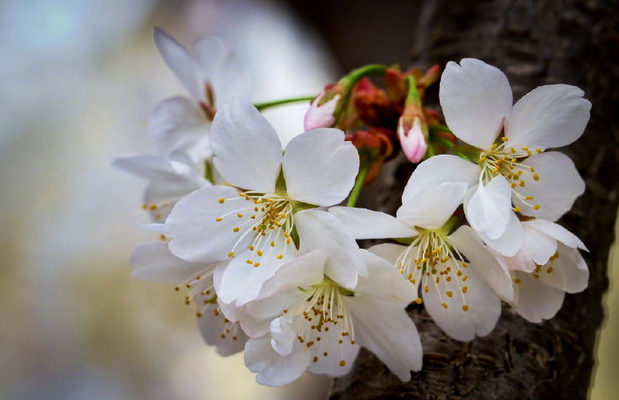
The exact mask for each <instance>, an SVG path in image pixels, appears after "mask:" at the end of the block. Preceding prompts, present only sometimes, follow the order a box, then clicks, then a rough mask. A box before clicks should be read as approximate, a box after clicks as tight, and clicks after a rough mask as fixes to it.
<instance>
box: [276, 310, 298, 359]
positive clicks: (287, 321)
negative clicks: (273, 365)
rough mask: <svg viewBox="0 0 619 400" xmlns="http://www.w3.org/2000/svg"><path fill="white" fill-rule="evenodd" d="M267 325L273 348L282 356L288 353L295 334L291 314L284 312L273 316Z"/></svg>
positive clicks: (292, 344) (290, 350)
mask: <svg viewBox="0 0 619 400" xmlns="http://www.w3.org/2000/svg"><path fill="white" fill-rule="evenodd" d="M269 326H270V331H271V346H272V347H273V350H275V351H276V352H277V353H278V354H280V355H282V356H287V355H288V354H290V353H291V352H292V348H293V346H294V342H295V340H296V336H297V335H296V332H295V331H294V329H293V327H292V316H291V315H290V314H286V315H284V316H281V317H279V318H275V319H274V320H273V321H271V324H270V325H269Z"/></svg>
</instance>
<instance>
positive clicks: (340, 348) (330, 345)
mask: <svg viewBox="0 0 619 400" xmlns="http://www.w3.org/2000/svg"><path fill="white" fill-rule="evenodd" d="M298 319H301V317H298ZM353 323H354V322H353ZM306 329H307V328H306ZM336 332H337V333H336ZM341 334H342V331H341V330H339V329H335V327H333V326H332V328H331V330H330V331H329V332H324V331H322V332H320V333H316V336H310V337H309V338H308V339H310V340H312V341H314V345H313V346H312V347H311V348H310V354H311V355H312V362H311V363H310V365H309V367H308V369H307V370H308V371H309V372H311V373H313V374H322V375H328V376H330V377H334V378H337V377H341V376H344V375H346V374H347V373H349V372H350V370H351V369H352V368H353V366H354V364H355V359H356V358H357V355H358V354H359V350H360V346H359V345H358V344H352V343H351V342H350V341H349V340H344V341H343V343H339V340H340V339H342V336H341ZM317 337H320V338H321V340H320V341H316V339H317ZM325 352H326V353H327V356H326V357H325V355H324V354H325ZM342 361H344V362H343V363H341V362H342ZM342 364H343V365H342Z"/></svg>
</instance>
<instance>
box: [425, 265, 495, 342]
mask: <svg viewBox="0 0 619 400" xmlns="http://www.w3.org/2000/svg"><path fill="white" fill-rule="evenodd" d="M465 276H467V277H468V279H467V280H466V282H465V283H462V284H460V285H459V284H458V283H459V280H458V279H453V280H452V281H451V282H446V281H445V280H441V285H442V286H440V293H441V295H440V296H439V294H438V291H437V286H435V285H434V283H433V282H434V281H433V280H432V279H431V278H430V282H424V285H427V286H428V289H429V290H428V291H427V292H426V291H425V289H424V290H423V294H422V296H423V302H424V304H425V307H426V310H427V311H428V314H430V316H431V317H432V319H434V321H435V322H436V324H437V325H438V326H440V327H441V329H443V331H445V333H446V334H447V335H449V336H450V337H452V338H454V339H456V340H460V341H463V342H466V341H469V340H473V339H474V338H475V335H477V336H486V335H487V334H489V333H490V332H492V330H493V329H494V327H495V325H496V322H497V321H498V319H499V316H500V315H501V300H499V298H498V297H497V296H496V295H495V294H494V292H493V291H492V289H490V288H489V287H488V286H487V285H486V284H485V283H484V281H483V280H482V278H481V277H479V276H478V275H477V273H476V272H475V269H474V268H472V267H469V268H468V269H466V271H465ZM463 284H465V285H466V286H467V288H468V291H467V293H466V294H465V295H462V292H461V286H462V285H463ZM447 291H451V292H452V293H454V295H453V297H450V298H448V297H447V296H446V294H445V293H446V292H447ZM463 297H464V300H465V301H466V305H468V307H469V309H468V311H463V309H462V306H463V305H464V302H463ZM442 303H445V304H447V306H448V308H447V309H445V308H444V307H443V306H442V305H441V304H442Z"/></svg>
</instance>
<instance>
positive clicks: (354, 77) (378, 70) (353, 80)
mask: <svg viewBox="0 0 619 400" xmlns="http://www.w3.org/2000/svg"><path fill="white" fill-rule="evenodd" d="M388 69H389V67H387V66H386V65H382V64H370V65H365V66H363V67H361V68H357V69H356V70H354V71H352V72H351V73H349V74H348V75H346V76H344V77H343V78H342V79H340V81H339V82H338V83H339V84H341V85H342V86H344V87H345V88H347V89H346V94H345V95H344V99H342V102H341V103H340V105H339V107H338V108H337V109H336V110H335V114H334V115H337V120H338V122H339V121H342V120H344V119H345V118H346V111H347V108H348V103H350V98H351V96H352V90H353V88H354V87H355V85H356V84H357V82H359V81H360V80H361V79H363V78H365V77H366V76H371V75H384V74H385V72H387V70H388Z"/></svg>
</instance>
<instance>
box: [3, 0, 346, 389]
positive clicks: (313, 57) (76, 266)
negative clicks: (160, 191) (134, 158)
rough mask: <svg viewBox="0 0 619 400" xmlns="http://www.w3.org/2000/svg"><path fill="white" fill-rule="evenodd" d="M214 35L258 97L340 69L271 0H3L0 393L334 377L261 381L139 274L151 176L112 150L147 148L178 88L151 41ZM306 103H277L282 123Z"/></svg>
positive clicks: (292, 123) (303, 383) (298, 90)
mask: <svg viewBox="0 0 619 400" xmlns="http://www.w3.org/2000/svg"><path fill="white" fill-rule="evenodd" d="M153 26H159V27H162V28H164V29H165V30H167V31H168V32H170V33H171V34H172V35H174V36H175V37H177V38H178V39H179V40H180V41H181V42H183V43H185V44H186V45H189V46H190V45H191V44H192V42H193V41H194V40H195V39H196V38H197V37H199V36H201V35H204V34H215V35H218V36H220V37H221V38H222V39H223V40H224V41H226V42H227V43H228V44H229V45H230V46H231V47H233V48H235V49H236V51H237V52H238V53H239V54H240V55H241V57H242V58H243V59H244V60H245V61H246V63H247V65H248V67H249V68H250V70H251V72H252V75H253V78H254V82H255V84H254V100H256V101H261V100H267V99H278V98H282V97H287V96H297V95H308V94H313V93H317V92H318V91H319V90H320V88H321V87H322V85H324V84H325V83H327V82H329V81H330V80H332V79H334V78H335V77H336V75H337V73H338V71H337V70H336V68H335V67H334V62H333V61H332V60H331V59H330V56H329V55H328V54H327V52H326V51H325V50H324V46H323V45H322V43H321V41H320V39H318V38H317V36H316V35H315V34H314V33H313V32H312V31H311V30H309V29H307V28H305V27H304V25H303V24H302V23H300V21H299V19H298V18H297V17H295V15H293V14H292V13H291V12H290V11H289V10H288V9H287V8H286V7H285V6H284V5H282V4H279V3H276V2H273V1H255V0H253V1H250V0H247V1H176V2H166V3H159V2H156V1H151V0H132V1H125V0H89V1H84V0H37V1H23V0H8V1H3V2H1V3H0V50H1V51H2V57H0V77H1V79H0V82H1V85H2V90H0V184H1V188H2V189H1V190H2V193H1V195H0V204H1V206H2V207H1V209H2V212H1V213H0V226H2V228H3V229H2V230H1V232H0V246H1V247H0V252H1V253H0V254H1V255H2V264H1V265H0V399H3V400H5V399H6V400H13V399H15V400H30V399H37V400H38V399H46V400H47V399H52V400H56V399H58V400H71V399H75V400H78V399H80V400H81V399H89V400H97V399H101V400H109V399H115V400H122V399H162V400H163V399H165V400H169V399H244V398H248V399H249V398H251V399H288V398H323V397H324V396H325V393H326V390H327V388H328V384H329V383H330V381H329V379H327V378H324V377H316V376H312V375H307V376H304V377H303V378H302V379H301V380H300V381H298V382H297V383H295V384H294V385H292V386H290V387H287V388H268V387H262V386H259V385H257V384H256V383H255V381H254V375H253V374H252V373H250V372H249V371H248V370H246V369H245V367H244V365H243V358H242V355H236V356H233V357H230V358H222V357H219V356H218V355H217V354H216V352H215V350H214V349H213V348H209V347H207V346H206V345H204V343H203V342H202V339H201V337H200V335H199V333H198V331H197V329H196V326H195V314H194V312H193V310H192V309H190V308H188V307H187V306H185V305H184V304H183V295H182V294H179V293H176V292H174V291H173V290H172V288H171V287H168V286H166V285H158V284H151V283H145V282H141V281H138V280H136V279H133V278H131V277H130V272H131V269H130V266H129V265H128V264H127V261H126V260H127V257H128V256H129V254H130V252H131V250H132V248H133V247H135V246H136V245H138V244H139V243H142V242H145V241H150V240H152V239H153V237H151V236H152V234H151V233H149V232H146V231H143V230H142V229H141V228H140V224H143V223H146V222H148V220H147V216H146V215H145V214H144V213H143V211H142V210H141V209H140V205H141V192H142V189H143V187H144V183H143V182H141V181H139V180H138V179H136V178H134V177H132V176H129V175H125V174H123V173H122V172H121V171H118V170H115V169H113V168H112V167H111V166H110V164H111V161H112V159H113V157H115V156H118V155H121V154H127V153H137V152H147V151H149V149H150V143H149V141H148V139H147V137H146V133H145V129H144V128H145V122H146V120H147V119H148V117H149V115H150V113H151V111H152V108H153V107H154V106H155V104H156V103H157V102H159V101H160V100H163V99H164V98H166V97H170V96H173V95H178V94H183V88H182V86H181V85H180V84H179V83H178V82H177V81H176V79H175V77H174V75H173V74H172V73H171V72H170V71H169V70H168V69H167V67H166V66H165V64H164V63H163V61H162V60H161V58H160V56H159V54H158V53H157V50H156V48H155V46H154V44H153V41H152V28H153ZM305 107H306V106H304V105H301V106H294V107H287V108H285V109H283V110H281V111H273V112H269V113H268V118H270V119H271V121H273V123H274V124H275V125H276V127H277V129H279V130H280V131H282V132H284V133H285V134H286V135H288V137H291V136H292V135H294V134H296V133H300V132H301V131H302V122H301V121H302V116H303V113H304V110H305Z"/></svg>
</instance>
